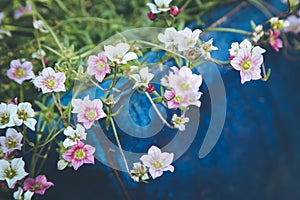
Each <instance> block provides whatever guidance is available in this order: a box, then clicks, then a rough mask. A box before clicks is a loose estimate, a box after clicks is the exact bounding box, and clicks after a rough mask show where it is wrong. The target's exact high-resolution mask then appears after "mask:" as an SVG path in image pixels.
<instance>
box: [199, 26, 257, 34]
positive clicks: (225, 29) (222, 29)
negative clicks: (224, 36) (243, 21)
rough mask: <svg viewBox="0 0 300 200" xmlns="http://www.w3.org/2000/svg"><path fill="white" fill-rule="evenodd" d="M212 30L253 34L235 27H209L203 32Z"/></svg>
mask: <svg viewBox="0 0 300 200" xmlns="http://www.w3.org/2000/svg"><path fill="white" fill-rule="evenodd" d="M210 31H219V32H230V33H238V34H243V35H251V34H252V33H251V32H249V31H244V30H239V29H235V28H223V27H215V28H207V29H204V30H203V32H210Z"/></svg>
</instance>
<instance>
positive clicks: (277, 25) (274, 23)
mask: <svg viewBox="0 0 300 200" xmlns="http://www.w3.org/2000/svg"><path fill="white" fill-rule="evenodd" d="M270 23H271V27H272V29H273V30H280V31H282V30H283V29H285V28H286V27H288V26H289V25H290V23H289V21H287V20H285V19H279V18H278V17H272V18H271V19H270Z"/></svg>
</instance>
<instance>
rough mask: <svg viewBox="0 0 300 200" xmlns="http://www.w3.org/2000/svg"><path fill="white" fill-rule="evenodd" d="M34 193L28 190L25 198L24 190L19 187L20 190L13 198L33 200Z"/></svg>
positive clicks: (16, 199)
mask: <svg viewBox="0 0 300 200" xmlns="http://www.w3.org/2000/svg"><path fill="white" fill-rule="evenodd" d="M33 195H34V192H31V191H29V190H27V191H26V192H25V193H24V196H23V189H22V188H21V187H18V190H17V191H15V192H14V193H13V197H14V199H15V200H31V198H32V196H33Z"/></svg>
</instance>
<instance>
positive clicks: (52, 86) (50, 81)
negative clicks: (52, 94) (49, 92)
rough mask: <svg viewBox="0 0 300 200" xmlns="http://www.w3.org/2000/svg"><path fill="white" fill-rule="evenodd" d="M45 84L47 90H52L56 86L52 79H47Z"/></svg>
mask: <svg viewBox="0 0 300 200" xmlns="http://www.w3.org/2000/svg"><path fill="white" fill-rule="evenodd" d="M45 84H46V85H47V87H48V88H51V89H53V88H54V87H55V85H56V81H55V80H54V79H53V78H49V79H48V80H46V81H45Z"/></svg>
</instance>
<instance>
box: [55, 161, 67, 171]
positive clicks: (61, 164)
mask: <svg viewBox="0 0 300 200" xmlns="http://www.w3.org/2000/svg"><path fill="white" fill-rule="evenodd" d="M68 164H69V163H68V162H67V161H65V160H64V159H61V160H59V161H58V162H57V169H58V170H63V169H65V168H66V167H67V166H68Z"/></svg>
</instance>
